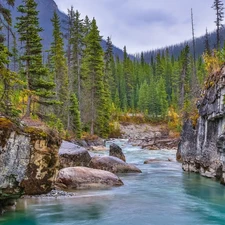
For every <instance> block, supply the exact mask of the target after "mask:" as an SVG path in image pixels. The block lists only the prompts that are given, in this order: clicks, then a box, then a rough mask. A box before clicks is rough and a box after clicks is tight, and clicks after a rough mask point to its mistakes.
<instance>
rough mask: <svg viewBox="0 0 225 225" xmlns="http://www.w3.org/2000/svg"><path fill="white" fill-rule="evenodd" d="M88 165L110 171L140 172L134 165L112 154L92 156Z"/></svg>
mask: <svg viewBox="0 0 225 225" xmlns="http://www.w3.org/2000/svg"><path fill="white" fill-rule="evenodd" d="M89 167H91V168H94V169H100V170H106V171H110V172H112V173H141V170H140V169H138V168H137V167H136V166H134V165H131V164H128V163H126V162H124V161H123V160H121V159H119V158H117V157H114V156H102V157H100V156H94V157H93V158H92V159H91V161H90V164H89Z"/></svg>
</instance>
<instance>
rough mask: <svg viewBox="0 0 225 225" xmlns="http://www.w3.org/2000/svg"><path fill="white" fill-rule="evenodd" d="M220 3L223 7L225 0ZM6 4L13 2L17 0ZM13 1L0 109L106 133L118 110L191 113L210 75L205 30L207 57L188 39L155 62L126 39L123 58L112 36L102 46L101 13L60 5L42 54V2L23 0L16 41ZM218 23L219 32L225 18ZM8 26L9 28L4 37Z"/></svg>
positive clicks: (1, 41) (0, 54) (5, 12)
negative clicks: (133, 54) (63, 15)
mask: <svg viewBox="0 0 225 225" xmlns="http://www.w3.org/2000/svg"><path fill="white" fill-rule="evenodd" d="M216 2H217V3H218V4H219V7H223V5H221V1H220V0H215V4H216ZM5 3H6V4H7V5H8V6H10V7H13V5H14V1H13V0H5ZM8 6H5V5H4V4H1V5H0V13H1V15H2V17H1V20H0V23H1V27H0V29H1V30H0V31H1V36H0V49H1V51H0V77H1V80H0V98H1V102H0V112H1V114H2V115H6V116H9V117H23V118H24V117H25V118H26V117H28V118H29V117H33V118H41V119H42V120H44V121H45V122H46V123H48V124H49V125H50V126H53V127H55V128H57V129H58V130H66V131H67V132H71V133H74V134H75V135H76V137H77V138H80V137H81V135H82V132H88V133H90V134H91V135H94V134H96V135H99V136H101V137H108V135H109V133H110V128H109V123H110V121H112V120H115V118H116V117H115V114H117V115H118V114H120V113H121V114H123V113H139V112H141V113H143V115H145V117H146V118H148V119H149V120H152V121H161V120H164V121H167V120H168V119H169V117H168V113H169V112H170V111H175V112H176V113H177V114H183V115H189V114H191V113H192V112H193V105H194V103H193V102H194V99H196V98H197V97H198V96H199V89H200V88H201V87H202V86H203V84H204V81H205V76H206V74H207V71H206V69H207V67H206V66H205V61H207V60H208V61H209V59H211V58H210V57H211V56H212V54H211V53H212V51H211V48H210V46H209V43H208V39H207V38H208V36H207V35H206V37H205V54H206V57H204V58H203V57H193V53H192V52H191V51H190V47H189V45H188V44H187V45H185V46H184V47H183V49H182V51H181V52H180V54H179V55H178V56H176V57H175V56H174V55H171V54H170V52H169V49H167V48H165V49H163V50H161V51H158V52H157V53H156V54H155V55H154V56H152V57H151V58H150V60H149V61H150V62H147V61H146V58H145V57H144V53H141V54H140V57H137V58H134V59H133V58H132V59H131V58H130V57H129V55H128V53H127V49H126V46H125V47H124V49H123V53H124V56H123V59H122V60H121V59H120V58H119V57H118V56H116V55H114V54H113V44H112V40H111V38H109V37H108V38H107V42H106V48H105V51H103V49H102V47H101V45H100V43H101V39H102V37H101V35H100V31H99V29H98V26H97V22H96V20H95V18H93V19H92V20H90V19H89V18H88V16H86V17H85V18H81V15H80V13H79V12H78V11H77V10H76V11H75V10H74V8H73V7H71V8H70V9H68V15H67V20H66V21H60V19H59V16H58V15H57V13H56V12H54V14H53V15H52V19H51V22H52V26H53V33H52V43H51V47H50V49H49V50H48V51H47V52H45V53H43V48H42V44H41V41H42V39H41V37H40V33H41V32H42V28H41V27H40V25H39V20H38V11H37V3H36V2H35V1H34V0H24V1H23V4H22V5H20V6H19V7H18V9H17V10H18V12H19V13H20V14H19V16H18V17H17V18H16V25H15V28H16V32H17V33H18V35H19V40H15V38H14V40H15V41H14V44H13V46H9V44H8V45H7V37H8V36H9V35H11V36H13V37H14V36H15V34H13V29H12V28H11V27H12V21H11V16H10V10H9V7H8ZM215 7H216V6H215ZM217 11H218V10H217ZM219 12H220V13H221V12H222V11H219ZM192 16H193V15H192ZM221 16H223V15H220V16H218V19H219V21H220V22H221V21H222V19H221V18H222V17H221ZM192 22H193V21H192ZM62 27H63V29H62ZM192 28H193V27H192ZM217 28H218V29H219V31H220V29H221V25H220V24H219V25H218V26H217ZM3 30H7V34H6V35H5V36H4V35H3ZM218 34H220V32H218ZM193 35H194V29H193ZM193 40H194V39H193ZM217 41H218V42H220V38H218V39H217ZM18 43H20V47H18ZM218 46H220V45H219V44H218ZM44 54H45V55H46V54H47V57H43V55H44ZM207 56H208V58H207ZM9 65H10V66H9Z"/></svg>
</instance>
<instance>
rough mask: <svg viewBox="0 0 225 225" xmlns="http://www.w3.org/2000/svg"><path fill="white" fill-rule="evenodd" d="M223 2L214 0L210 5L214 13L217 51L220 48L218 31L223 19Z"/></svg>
mask: <svg viewBox="0 0 225 225" xmlns="http://www.w3.org/2000/svg"><path fill="white" fill-rule="evenodd" d="M223 5H224V4H223V1H222V0H214V3H213V5H212V8H213V9H214V10H215V11H216V20H215V24H216V46H217V49H219V48H220V47H221V46H220V44H221V43H220V41H221V40H220V39H221V37H220V30H221V28H222V26H223V25H222V21H223V18H224V12H223V10H224V7H223Z"/></svg>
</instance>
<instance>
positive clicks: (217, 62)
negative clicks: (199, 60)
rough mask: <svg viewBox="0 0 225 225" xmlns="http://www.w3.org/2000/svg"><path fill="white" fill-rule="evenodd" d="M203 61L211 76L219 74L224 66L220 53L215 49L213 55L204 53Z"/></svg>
mask: <svg viewBox="0 0 225 225" xmlns="http://www.w3.org/2000/svg"><path fill="white" fill-rule="evenodd" d="M203 59H204V62H205V68H206V70H207V72H208V73H209V74H213V73H215V72H218V71H219V70H220V68H221V66H222V64H223V63H222V61H221V58H220V54H219V52H218V51H217V50H215V49H214V50H213V53H212V54H211V55H209V54H207V53H204V54H203Z"/></svg>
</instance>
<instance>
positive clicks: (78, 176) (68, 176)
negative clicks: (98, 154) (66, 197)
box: [55, 167, 123, 191]
mask: <svg viewBox="0 0 225 225" xmlns="http://www.w3.org/2000/svg"><path fill="white" fill-rule="evenodd" d="M55 185H56V187H57V188H60V189H62V190H67V191H71V190H79V189H100V188H108V187H112V186H121V185H123V182H122V181H121V180H120V178H119V177H118V176H116V175H115V174H113V173H110V172H108V171H104V170H97V169H92V168H87V167H68V168H64V169H61V170H60V171H59V173H58V176H57V179H56V183H55Z"/></svg>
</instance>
